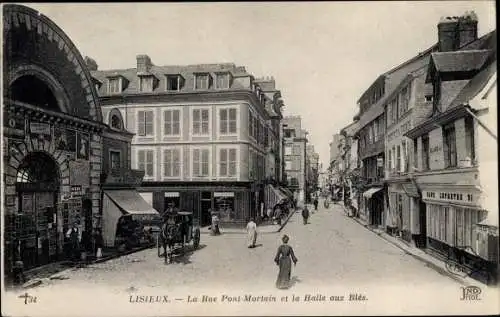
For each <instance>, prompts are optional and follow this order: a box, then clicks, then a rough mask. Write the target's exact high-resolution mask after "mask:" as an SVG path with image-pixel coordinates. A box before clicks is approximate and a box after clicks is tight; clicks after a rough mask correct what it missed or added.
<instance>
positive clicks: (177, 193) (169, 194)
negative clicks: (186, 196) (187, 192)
mask: <svg viewBox="0 0 500 317" xmlns="http://www.w3.org/2000/svg"><path fill="white" fill-rule="evenodd" d="M165 197H180V193H179V192H166V193H165Z"/></svg>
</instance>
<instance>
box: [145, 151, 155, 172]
mask: <svg viewBox="0 0 500 317" xmlns="http://www.w3.org/2000/svg"><path fill="white" fill-rule="evenodd" d="M146 161H147V168H146V170H147V171H146V173H147V175H148V176H153V173H154V172H153V169H154V161H153V151H147V152H146Z"/></svg>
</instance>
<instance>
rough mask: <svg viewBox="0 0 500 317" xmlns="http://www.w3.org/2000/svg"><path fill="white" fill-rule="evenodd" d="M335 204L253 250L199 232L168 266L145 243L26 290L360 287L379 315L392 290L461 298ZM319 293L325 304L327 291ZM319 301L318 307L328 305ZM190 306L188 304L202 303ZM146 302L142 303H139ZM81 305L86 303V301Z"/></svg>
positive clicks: (146, 292) (242, 240)
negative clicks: (285, 252) (286, 248)
mask: <svg viewBox="0 0 500 317" xmlns="http://www.w3.org/2000/svg"><path fill="white" fill-rule="evenodd" d="M340 208H341V207H340V206H339V205H331V206H330V208H329V209H327V210H325V209H324V208H322V207H320V208H319V210H318V211H316V212H314V213H313V214H312V215H311V217H310V219H309V224H308V225H303V223H302V218H301V215H300V213H296V214H295V215H294V216H292V218H291V219H290V221H289V223H288V224H287V226H286V227H285V228H284V230H283V231H282V232H281V233H267V234H262V235H260V236H259V239H258V245H259V246H258V247H257V248H255V249H247V248H246V235H243V234H225V235H221V236H216V237H213V236H210V235H207V234H204V235H202V242H201V248H200V249H198V250H196V251H194V252H189V253H188V254H187V255H186V256H185V257H183V258H179V259H178V260H177V261H176V262H175V263H172V264H170V265H165V264H164V263H163V259H161V258H159V257H158V255H157V251H156V249H148V250H144V251H141V252H138V253H135V254H131V255H128V256H123V257H121V258H118V259H114V260H110V261H107V262H104V263H101V264H95V265H91V266H88V267H86V268H77V269H70V270H68V271H65V272H62V273H61V274H60V275H61V276H63V277H64V279H61V280H50V281H48V282H47V283H44V284H42V286H40V287H37V288H35V289H33V290H31V293H32V294H36V296H37V297H38V298H46V299H47V298H49V297H54V296H55V295H57V297H58V298H62V297H64V296H70V297H71V298H75V297H76V298H80V299H81V301H80V302H81V303H82V304H83V303H85V300H84V299H85V298H89V297H87V296H90V298H92V299H91V300H94V299H96V298H105V297H108V296H116V297H117V299H118V300H122V301H123V302H124V303H125V304H127V305H128V304H129V303H130V301H131V300H135V299H134V298H135V297H134V296H163V295H166V294H168V296H170V297H169V298H171V300H172V301H173V302H174V303H175V301H174V300H173V299H172V298H180V299H179V304H181V303H186V301H187V296H188V295H190V296H191V298H192V297H194V296H198V297H199V300H200V301H201V297H202V296H203V295H207V296H213V297H214V298H216V299H215V300H214V301H215V302H216V303H217V304H222V303H221V298H222V296H223V295H224V294H225V295H227V296H228V297H226V299H225V301H223V303H231V301H229V299H228V298H229V297H230V296H232V295H235V294H236V295H235V296H238V294H255V295H258V296H260V295H263V296H275V297H276V298H277V300H276V301H277V302H276V305H280V304H281V303H279V301H280V298H281V296H282V295H283V296H291V295H292V294H297V295H298V296H299V297H300V298H301V301H302V300H304V299H305V296H306V295H307V294H310V295H313V296H315V295H319V294H325V296H332V295H335V296H337V295H339V296H345V298H344V301H348V298H349V295H350V294H352V293H359V294H362V295H366V296H367V298H368V300H369V301H370V303H369V304H370V307H371V308H370V309H371V310H370V312H371V313H377V312H380V313H383V312H384V311H385V310H384V308H383V307H381V306H378V305H377V303H380V302H382V301H383V300H384V296H385V295H384V294H387V292H389V291H391V292H397V290H398V289H402V290H405V291H406V292H408V291H411V294H413V295H417V294H418V296H419V298H426V297H427V298H428V299H429V300H431V299H432V297H433V296H435V294H440V293H441V294H448V295H447V296H445V297H446V298H448V297H449V294H454V295H456V297H457V298H458V297H459V296H460V292H461V291H460V285H459V284H458V283H456V282H455V281H454V280H452V279H450V278H449V277H446V276H442V275H440V274H439V273H437V272H436V271H434V270H432V269H431V268H428V267H426V266H425V265H424V264H423V263H421V262H419V261H418V260H416V259H414V258H412V257H411V256H410V255H407V254H405V253H404V252H403V251H402V250H400V249H399V248H397V247H395V246H393V245H392V244H390V243H388V242H387V241H385V240H383V239H381V238H380V237H378V236H377V235H376V234H374V233H372V232H370V231H368V230H367V229H365V228H364V227H362V226H361V225H359V224H358V223H356V222H354V221H353V220H351V219H349V218H348V217H346V216H345V215H344V212H343V211H342V210H341V209H340ZM283 234H288V235H289V236H290V245H292V246H293V248H294V250H295V254H296V256H297V257H298V259H299V262H298V264H297V266H296V267H294V268H293V271H292V281H293V286H292V288H291V289H290V290H284V291H283V290H277V289H275V287H274V282H275V279H276V276H277V270H278V268H277V266H276V265H275V264H274V262H273V258H274V255H275V251H276V248H277V246H278V245H279V244H280V242H281V240H280V239H281V237H282V235H283ZM445 290H446V291H447V293H446V292H445ZM413 295H412V296H413ZM131 296H132V297H131ZM326 298H327V299H326V302H328V298H329V297H326ZM454 299H455V297H454ZM398 301H404V302H405V304H404V305H413V306H415V307H414V308H415V309H417V308H418V307H420V306H419V305H423V304H422V303H423V302H421V301H418V302H414V301H412V300H411V298H402V297H401V298H398ZM407 301H409V302H407ZM58 302H59V303H60V302H61V300H60V299H59V301H58ZM348 302H350V301H348ZM424 302H425V301H424ZM343 303H345V302H343ZM233 304H234V303H233ZM321 304H322V306H320V307H323V308H321V309H327V307H330V309H332V307H333V306H328V305H326V303H321ZM323 304H325V305H326V306H325V305H323ZM330 304H331V305H333V304H332V303H331V302H330ZM335 304H336V305H337V306H335V307H337V308H338V309H340V310H342V311H344V310H346V311H347V312H352V309H354V311H357V309H366V308H367V307H368V306H364V304H363V301H356V305H355V306H353V307H348V305H345V306H343V305H344V304H341V303H340V302H339V303H335ZM400 304H401V305H403V304H402V303H400ZM51 305H52V304H51ZM127 305H125V306H123V307H121V309H120V311H122V313H124V314H127V313H131V311H129V310H128V309H127V307H129V308H130V307H138V306H130V305H128V306H127ZM196 305H197V304H196V303H195V304H192V305H191V306H192V307H193V308H194V307H198V308H197V309H202V307H201V306H196ZM214 305H215V304H214ZM239 305H242V306H239ZM358 305H359V306H358ZM372 305H375V306H372ZM398 305H399V304H398ZM350 306H352V305H350ZM145 307H146V306H141V309H144V308H145ZM159 307H165V306H158V305H156V306H155V305H152V306H151V307H149V308H148V309H152V312H159V313H161V312H164V311H163V310H156V309H160V308H159ZM169 307H170V308H171V309H172V311H169V312H173V311H177V310H178V311H179V313H184V312H185V310H183V308H182V307H183V306H182V305H173V306H169ZM225 307H233V308H234V309H236V310H231V309H229V310H227V309H224V311H221V312H220V314H231V313H232V314H237V313H238V309H243V307H245V303H239V302H238V305H229V306H225ZM238 307H239V308H238ZM259 307H260V308H259ZM277 307H281V306H277ZM289 307H294V306H289ZM363 307H364V308H363ZM94 308H95V307H94ZM87 309H89V310H90V309H92V307H87V306H85V310H87ZM163 309H164V308H163ZM184 309H185V308H184ZM254 309H255V310H254V311H253V313H252V314H257V315H258V314H259V311H260V309H262V311H261V313H265V311H266V310H265V307H264V306H258V307H254ZM267 309H269V307H267ZM280 309H281V308H280ZM287 309H290V308H287ZM296 309H298V310H296ZM307 309H308V308H307V305H306V306H304V305H302V306H295V308H294V310H292V312H297V313H298V312H299V311H303V312H302V313H310V311H308V310H307ZM436 309H437V306H436ZM362 311H363V310H362ZM427 311H428V310H427ZM113 312H114V313H118V311H116V307H113ZM196 312H198V311H196ZM211 312H213V311H211ZM340 312H341V311H339V313H340ZM386 312H387V311H386ZM89 313H91V311H89ZM143 313H144V311H143V310H141V314H143ZM218 314H219V313H218Z"/></svg>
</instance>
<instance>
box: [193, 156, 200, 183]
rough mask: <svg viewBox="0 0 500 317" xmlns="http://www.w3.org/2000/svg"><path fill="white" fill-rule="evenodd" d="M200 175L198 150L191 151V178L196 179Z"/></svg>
mask: <svg viewBox="0 0 500 317" xmlns="http://www.w3.org/2000/svg"><path fill="white" fill-rule="evenodd" d="M199 175H200V150H199V149H194V150H193V176H194V177H197V176H199Z"/></svg>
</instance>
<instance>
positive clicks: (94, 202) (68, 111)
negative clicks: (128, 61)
mask: <svg viewBox="0 0 500 317" xmlns="http://www.w3.org/2000/svg"><path fill="white" fill-rule="evenodd" d="M3 9H4V10H3V19H4V24H3V26H4V51H3V57H4V65H7V67H5V71H4V72H3V83H4V90H3V91H4V96H3V97H4V99H3V100H4V103H3V118H4V121H3V132H4V134H3V136H4V139H3V141H4V142H3V155H4V165H3V173H4V177H3V180H4V183H3V190H4V197H5V199H4V202H3V211H4V221H5V222H4V224H5V227H4V228H5V230H4V233H5V244H4V249H3V250H4V254H5V269H6V270H7V271H6V273H7V274H9V273H10V272H8V271H9V270H10V268H11V267H12V263H13V262H14V261H16V260H20V261H22V262H23V263H24V268H25V269H29V268H34V267H38V266H41V265H44V264H47V263H50V262H55V261H58V260H61V259H64V258H65V252H64V251H65V246H66V245H67V238H66V235H65V233H66V232H67V230H68V229H69V228H70V227H72V226H74V225H77V226H78V227H79V229H80V232H84V233H85V234H83V235H82V236H83V237H85V236H87V237H88V236H90V235H91V234H92V233H93V231H94V229H95V228H96V227H98V226H99V221H98V214H99V208H100V194H99V184H100V170H101V166H100V164H101V157H100V154H101V153H100V149H101V146H102V139H101V136H102V131H103V126H102V124H100V122H101V110H100V107H99V104H98V100H97V94H96V92H95V88H94V86H93V84H92V81H91V77H90V74H89V72H88V70H87V69H86V66H85V63H84V61H83V58H82V57H81V55H80V53H79V52H78V50H77V49H76V48H75V46H74V45H73V43H72V42H71V40H70V39H69V38H68V37H67V36H66V34H64V32H62V31H61V30H60V29H59V28H58V27H57V26H56V25H55V24H54V23H53V22H52V21H50V20H49V19H48V18H47V17H45V16H43V15H41V14H39V13H38V12H37V11H35V10H32V9H30V8H27V7H24V6H19V5H5V6H4V7H3ZM26 92H29V93H26Z"/></svg>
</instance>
